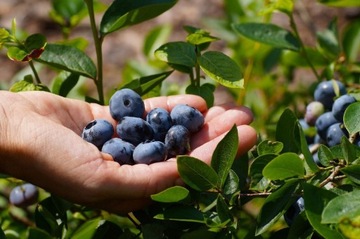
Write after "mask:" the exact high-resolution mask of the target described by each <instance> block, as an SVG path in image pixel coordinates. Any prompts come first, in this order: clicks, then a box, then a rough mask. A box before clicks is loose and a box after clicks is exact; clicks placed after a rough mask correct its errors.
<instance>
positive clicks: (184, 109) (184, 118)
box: [170, 104, 204, 133]
mask: <svg viewBox="0 0 360 239" xmlns="http://www.w3.org/2000/svg"><path fill="white" fill-rule="evenodd" d="M170 116H171V119H172V121H173V124H174V125H176V124H180V125H183V126H185V127H186V128H187V129H188V130H189V131H190V133H194V132H197V131H199V130H200V129H201V127H202V126H203V124H204V116H203V115H202V114H201V112H200V111H199V110H197V109H196V108H194V107H191V106H189V105H185V104H179V105H176V106H175V107H174V108H173V109H172V110H171V112H170Z"/></svg>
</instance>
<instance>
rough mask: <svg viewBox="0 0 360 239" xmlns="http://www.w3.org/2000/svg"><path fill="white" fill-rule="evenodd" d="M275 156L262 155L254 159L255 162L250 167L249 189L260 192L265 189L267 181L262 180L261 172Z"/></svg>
mask: <svg viewBox="0 0 360 239" xmlns="http://www.w3.org/2000/svg"><path fill="white" fill-rule="evenodd" d="M277 156H278V155H277V154H264V155H260V156H259V157H257V158H255V160H254V161H253V162H252V164H251V165H250V177H251V183H250V188H251V189H253V190H259V191H262V190H265V189H266V188H267V186H268V184H269V180H268V179H267V178H264V175H263V173H262V172H263V170H264V168H265V166H266V165H267V164H268V163H269V162H270V161H271V160H273V159H274V158H276V157H277Z"/></svg>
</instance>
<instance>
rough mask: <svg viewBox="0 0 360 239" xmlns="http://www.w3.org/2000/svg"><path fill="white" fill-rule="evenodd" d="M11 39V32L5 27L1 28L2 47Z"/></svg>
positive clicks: (0, 39) (0, 44) (0, 45)
mask: <svg viewBox="0 0 360 239" xmlns="http://www.w3.org/2000/svg"><path fill="white" fill-rule="evenodd" d="M9 41H10V32H9V31H8V30H6V29H5V28H0V49H1V47H2V46H3V44H4V43H6V42H9Z"/></svg>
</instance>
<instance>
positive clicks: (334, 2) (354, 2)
mask: <svg viewBox="0 0 360 239" xmlns="http://www.w3.org/2000/svg"><path fill="white" fill-rule="evenodd" d="M318 1H319V2H320V3H322V4H326V5H328V6H331V7H359V6H360V2H359V1H358V0H318Z"/></svg>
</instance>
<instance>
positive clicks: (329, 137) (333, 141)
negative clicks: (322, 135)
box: [326, 123, 346, 147]
mask: <svg viewBox="0 0 360 239" xmlns="http://www.w3.org/2000/svg"><path fill="white" fill-rule="evenodd" d="M343 136H346V133H345V130H344V129H343V128H342V125H341V123H335V124H333V125H330V127H329V128H328V130H327V134H326V143H327V145H328V146H330V147H332V146H335V145H338V144H340V142H341V138H342V137H343Z"/></svg>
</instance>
